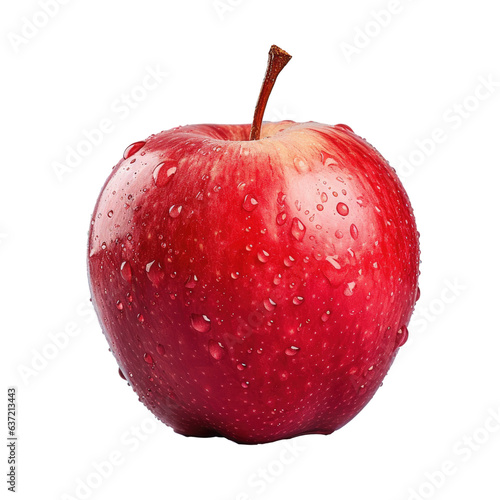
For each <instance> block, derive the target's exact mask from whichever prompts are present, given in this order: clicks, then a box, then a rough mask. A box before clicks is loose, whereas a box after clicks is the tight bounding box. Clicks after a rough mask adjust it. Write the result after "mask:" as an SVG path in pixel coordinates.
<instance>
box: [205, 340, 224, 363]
mask: <svg viewBox="0 0 500 500" xmlns="http://www.w3.org/2000/svg"><path fill="white" fill-rule="evenodd" d="M208 352H209V353H210V356H212V358H214V359H217V360H219V359H222V358H223V356H224V354H225V350H224V346H223V345H222V344H221V343H220V342H216V341H215V340H213V339H210V340H209V341H208Z"/></svg>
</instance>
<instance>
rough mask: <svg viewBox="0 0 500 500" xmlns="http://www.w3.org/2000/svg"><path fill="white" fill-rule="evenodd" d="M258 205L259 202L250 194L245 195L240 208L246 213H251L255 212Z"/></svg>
mask: <svg viewBox="0 0 500 500" xmlns="http://www.w3.org/2000/svg"><path fill="white" fill-rule="evenodd" d="M258 204H259V202H258V201H257V200H256V199H255V198H254V197H253V196H252V195H251V194H247V195H246V196H245V199H244V200H243V204H242V205H241V206H242V207H243V209H244V210H246V211H247V212H252V211H253V210H255V209H256V208H257V205H258Z"/></svg>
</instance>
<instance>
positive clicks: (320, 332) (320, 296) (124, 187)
mask: <svg viewBox="0 0 500 500" xmlns="http://www.w3.org/2000/svg"><path fill="white" fill-rule="evenodd" d="M249 132H250V126H249V125H241V126H238V125H231V126H229V125H228V126H224V125H197V126H186V127H178V128H176V129H173V130H169V131H166V132H162V133H159V134H157V135H153V136H151V137H149V138H148V139H147V140H146V141H145V142H139V143H135V144H134V145H132V146H131V147H129V148H128V149H127V151H126V152H125V154H124V158H123V159H122V160H121V161H120V162H119V163H118V165H116V167H115V168H114V169H113V171H112V173H111V175H110V176H109V178H108V180H107V182H106V184H105V186H104V188H103V189H102V192H101V194H100V196H99V199H98V201H97V205H96V208H95V211H94V214H93V217H92V224H91V229H90V234H89V246H88V270H89V279H90V285H91V292H92V300H93V303H94V306H95V308H96V311H97V313H98V316H99V318H100V322H101V326H102V329H103V331H104V334H105V335H106V338H107V340H108V342H109V344H110V346H111V349H112V352H113V354H114V355H115V356H116V359H117V361H118V364H119V366H120V369H121V371H122V372H123V374H124V377H125V378H126V379H127V381H128V382H129V383H130V385H131V386H132V387H133V389H134V390H135V392H136V393H137V394H138V396H139V398H140V400H141V401H142V402H143V403H144V404H145V405H146V406H147V407H148V408H149V409H150V410H151V411H152V412H153V413H154V414H155V415H156V416H157V417H158V418H159V419H160V420H162V421H163V422H164V423H165V424H167V425H169V426H171V427H173V429H174V430H175V431H176V432H178V433H181V434H185V435H189V436H214V435H220V436H225V437H227V438H229V439H232V440H234V441H237V442H240V443H263V442H269V441H275V440H277V439H282V438H289V437H293V436H297V435H301V434H307V433H324V434H328V433H331V432H332V431H334V430H336V429H338V428H340V427H342V426H343V425H344V424H346V423H347V422H348V421H349V420H351V419H352V418H353V417H354V416H355V415H356V414H357V413H358V412H359V411H360V410H361V409H362V408H363V407H364V406H365V405H366V404H367V403H368V401H369V400H370V399H371V398H372V396H373V395H374V393H375V391H376V390H377V389H378V387H379V386H380V385H381V383H382V380H383V378H384V376H385V375H386V373H387V371H388V369H389V367H390V366H391V363H392V362H393V360H394V357H395V356H396V354H397V352H398V348H399V347H400V346H401V345H402V344H403V343H404V342H405V340H406V337H407V329H406V326H407V324H408V321H409V319H410V316H411V313H412V311H413V308H414V304H415V301H416V298H417V290H418V289H417V278H418V266H419V247H418V233H417V230H416V226H415V220H414V216H413V212H412V209H411V206H410V202H409V200H408V196H407V195H406V193H405V191H404V189H403V187H402V185H401V183H400V181H399V180H398V178H397V176H396V174H395V172H394V170H393V169H392V168H391V167H389V166H388V164H387V163H386V161H385V160H384V159H383V158H382V157H381V156H380V154H379V153H378V152H377V151H376V150H375V149H374V148H372V147H371V146H370V145H369V144H368V143H367V142H365V141H364V140H363V139H361V138H360V137H358V136H357V135H355V134H354V133H353V132H352V131H351V129H350V128H349V127H346V126H344V125H338V126H328V125H323V124H319V123H314V122H309V123H294V122H290V121H287V122H280V123H266V124H264V125H263V128H262V135H261V139H260V140H254V141H248V140H247V138H248V136H249Z"/></svg>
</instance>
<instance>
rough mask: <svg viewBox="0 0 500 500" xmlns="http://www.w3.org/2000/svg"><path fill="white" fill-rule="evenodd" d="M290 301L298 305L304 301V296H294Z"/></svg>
mask: <svg viewBox="0 0 500 500" xmlns="http://www.w3.org/2000/svg"><path fill="white" fill-rule="evenodd" d="M292 302H293V304H294V305H295V306H300V304H302V303H303V302H304V297H294V298H293V300H292Z"/></svg>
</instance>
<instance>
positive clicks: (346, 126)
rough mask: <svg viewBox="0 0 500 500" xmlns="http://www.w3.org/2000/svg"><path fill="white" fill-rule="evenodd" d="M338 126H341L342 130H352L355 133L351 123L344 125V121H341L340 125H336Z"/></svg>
mask: <svg viewBox="0 0 500 500" xmlns="http://www.w3.org/2000/svg"><path fill="white" fill-rule="evenodd" d="M335 127H336V128H340V129H342V130H345V131H347V132H352V133H354V131H353V130H352V128H351V127H349V125H344V124H343V123H340V124H339V125H335Z"/></svg>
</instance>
